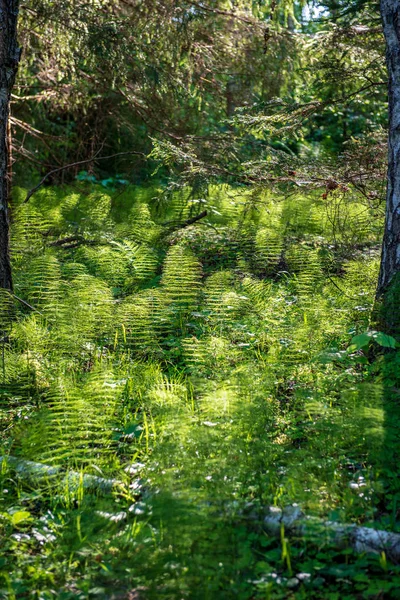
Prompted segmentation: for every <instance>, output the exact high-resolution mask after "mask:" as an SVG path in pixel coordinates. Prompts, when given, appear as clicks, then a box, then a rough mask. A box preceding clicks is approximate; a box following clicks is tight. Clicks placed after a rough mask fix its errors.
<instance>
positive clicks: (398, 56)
mask: <svg viewBox="0 0 400 600" xmlns="http://www.w3.org/2000/svg"><path fill="white" fill-rule="evenodd" d="M381 16H382V22H383V32H384V35H385V39H386V63H387V69H388V75H389V140H388V142H389V144H388V146H389V148H388V149H389V152H388V175H387V192H386V222H385V233H384V238H383V245H382V258H381V269H380V273H379V282H378V295H382V293H383V292H384V291H385V290H386V289H387V287H388V284H389V283H390V281H391V280H392V278H393V276H394V275H395V274H396V273H398V272H399V271H400V0H381Z"/></svg>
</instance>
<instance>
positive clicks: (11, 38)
mask: <svg viewBox="0 0 400 600" xmlns="http://www.w3.org/2000/svg"><path fill="white" fill-rule="evenodd" d="M18 6H19V0H0V287H2V288H6V289H9V290H11V289H12V276H11V264H10V249H9V238H10V235H9V233H10V232H9V215H8V194H9V181H8V177H9V152H8V147H7V146H8V121H9V111H10V96H11V90H12V88H13V85H14V81H15V76H16V73H17V69H18V63H19V59H20V55H21V51H20V48H19V47H18V43H17V21H18Z"/></svg>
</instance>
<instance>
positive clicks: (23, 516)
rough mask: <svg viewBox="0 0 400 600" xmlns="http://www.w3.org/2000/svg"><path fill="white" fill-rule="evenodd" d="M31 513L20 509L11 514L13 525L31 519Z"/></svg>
mask: <svg viewBox="0 0 400 600" xmlns="http://www.w3.org/2000/svg"><path fill="white" fill-rule="evenodd" d="M30 517H31V513H30V512H28V511H27V510H18V511H17V512H15V513H14V514H13V515H12V516H11V523H12V524H13V525H19V524H20V523H22V521H27V520H28V519H30Z"/></svg>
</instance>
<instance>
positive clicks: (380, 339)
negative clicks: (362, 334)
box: [374, 331, 397, 348]
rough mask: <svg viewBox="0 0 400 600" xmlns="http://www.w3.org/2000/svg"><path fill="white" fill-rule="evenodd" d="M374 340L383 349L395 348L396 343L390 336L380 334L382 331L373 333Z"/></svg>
mask: <svg viewBox="0 0 400 600" xmlns="http://www.w3.org/2000/svg"><path fill="white" fill-rule="evenodd" d="M374 333H375V335H374V340H375V342H376V343H377V344H379V345H380V346H383V347H384V348H396V346H397V342H396V340H395V339H394V337H392V336H391V335H387V334H386V333H382V331H376V332H374Z"/></svg>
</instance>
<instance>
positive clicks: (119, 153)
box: [24, 151, 147, 204]
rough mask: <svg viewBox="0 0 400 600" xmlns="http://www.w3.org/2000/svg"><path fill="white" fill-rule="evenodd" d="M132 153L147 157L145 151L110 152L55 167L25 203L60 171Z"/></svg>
mask: <svg viewBox="0 0 400 600" xmlns="http://www.w3.org/2000/svg"><path fill="white" fill-rule="evenodd" d="M132 154H134V155H136V156H142V157H146V155H145V154H144V153H143V152H135V151H131V152H117V153H116V154H110V155H109V156H93V157H92V158H87V159H86V160H79V161H78V162H74V163H70V164H69V165H64V166H62V167H58V168H57V169H53V170H52V171H49V172H48V173H47V174H46V175H45V176H44V177H43V179H42V180H41V181H40V182H39V183H38V184H37V185H36V186H35V187H34V188H32V189H31V190H30V191H29V192H28V193H27V195H26V198H25V200H24V204H26V203H27V202H28V201H29V200H30V198H31V197H32V196H33V194H35V193H36V192H37V191H38V189H40V188H41V187H42V185H43V184H44V182H45V181H46V180H47V179H48V178H49V177H51V176H52V175H54V174H55V173H60V171H65V170H66V169H71V168H73V167H79V166H81V165H86V164H88V163H91V162H95V161H97V160H107V159H110V158H115V157H116V156H128V155H132ZM146 158H147V157H146Z"/></svg>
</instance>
